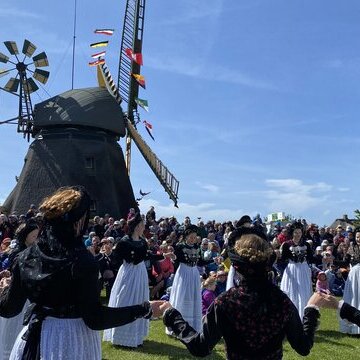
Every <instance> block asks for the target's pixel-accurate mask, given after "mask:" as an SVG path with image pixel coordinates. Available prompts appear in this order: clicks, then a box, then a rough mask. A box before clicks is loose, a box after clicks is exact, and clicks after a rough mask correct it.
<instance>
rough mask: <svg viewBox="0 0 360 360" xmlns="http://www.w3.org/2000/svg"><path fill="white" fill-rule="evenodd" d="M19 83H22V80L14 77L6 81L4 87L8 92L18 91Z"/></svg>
mask: <svg viewBox="0 0 360 360" xmlns="http://www.w3.org/2000/svg"><path fill="white" fill-rule="evenodd" d="M19 84H20V80H19V79H15V78H13V77H12V78H10V79H9V81H8V82H7V83H6V85H5V86H4V89H5V90H6V91H8V92H14V93H16V92H17V91H18V88H19Z"/></svg>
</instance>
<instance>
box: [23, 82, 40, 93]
mask: <svg viewBox="0 0 360 360" xmlns="http://www.w3.org/2000/svg"><path fill="white" fill-rule="evenodd" d="M23 87H24V91H25V92H26V93H27V94H31V93H33V92H35V91H36V90H38V89H39V87H38V86H37V85H36V83H35V81H34V80H33V79H32V78H29V79H27V80H25V81H24V83H23Z"/></svg>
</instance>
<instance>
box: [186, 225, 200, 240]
mask: <svg viewBox="0 0 360 360" xmlns="http://www.w3.org/2000/svg"><path fill="white" fill-rule="evenodd" d="M197 231H198V227H197V226H196V225H189V226H187V227H186V228H185V230H184V237H187V236H188V235H190V234H191V233H197Z"/></svg>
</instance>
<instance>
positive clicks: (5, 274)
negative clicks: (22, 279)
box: [0, 270, 11, 279]
mask: <svg viewBox="0 0 360 360" xmlns="http://www.w3.org/2000/svg"><path fill="white" fill-rule="evenodd" d="M10 276H11V273H10V271H9V270H3V271H0V279H2V278H8V277H10Z"/></svg>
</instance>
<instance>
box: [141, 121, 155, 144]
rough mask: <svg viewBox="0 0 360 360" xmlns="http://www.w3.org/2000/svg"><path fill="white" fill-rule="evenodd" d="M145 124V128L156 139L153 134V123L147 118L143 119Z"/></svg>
mask: <svg viewBox="0 0 360 360" xmlns="http://www.w3.org/2000/svg"><path fill="white" fill-rule="evenodd" d="M143 123H144V125H145V129H146V131H147V132H148V134H149V135H150V137H151V138H152V139H153V140H154V141H155V139H154V136H153V134H152V128H153V127H152V125H151V124H150V123H148V122H147V121H146V120H144V121H143Z"/></svg>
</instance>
